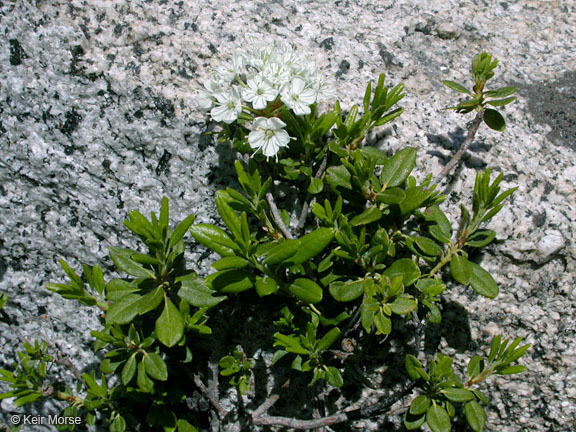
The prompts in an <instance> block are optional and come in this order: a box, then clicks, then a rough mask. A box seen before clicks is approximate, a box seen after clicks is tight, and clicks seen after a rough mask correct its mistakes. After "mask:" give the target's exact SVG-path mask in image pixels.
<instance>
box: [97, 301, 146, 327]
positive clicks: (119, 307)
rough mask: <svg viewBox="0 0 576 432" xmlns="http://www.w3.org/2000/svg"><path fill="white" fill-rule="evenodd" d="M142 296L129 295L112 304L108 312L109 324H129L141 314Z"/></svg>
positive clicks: (107, 320) (107, 319)
mask: <svg viewBox="0 0 576 432" xmlns="http://www.w3.org/2000/svg"><path fill="white" fill-rule="evenodd" d="M141 298H142V296H139V295H136V294H128V295H126V296H124V297H122V298H121V299H120V300H118V301H117V302H115V303H114V304H112V306H110V307H109V308H108V311H107V312H106V322H107V323H108V324H128V323H129V322H131V321H132V320H133V319H134V317H135V316H136V315H138V314H139V313H140V303H139V302H140V299H141Z"/></svg>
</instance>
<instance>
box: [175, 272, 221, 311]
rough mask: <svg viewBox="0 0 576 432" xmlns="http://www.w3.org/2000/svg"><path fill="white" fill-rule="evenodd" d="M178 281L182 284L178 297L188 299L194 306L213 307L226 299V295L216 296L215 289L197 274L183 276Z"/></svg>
mask: <svg viewBox="0 0 576 432" xmlns="http://www.w3.org/2000/svg"><path fill="white" fill-rule="evenodd" d="M176 282H180V283H181V284H182V286H181V288H180V289H179V290H178V297H180V298H181V299H184V300H186V301H187V302H188V303H190V304H191V305H192V306H196V307H199V308H205V307H212V306H216V305H217V304H218V303H220V302H221V301H223V300H226V297H225V296H216V297H215V296H214V291H212V290H211V289H210V288H209V287H208V286H207V285H206V281H205V280H204V279H202V278H199V277H197V276H196V275H186V276H181V277H179V278H177V279H176Z"/></svg>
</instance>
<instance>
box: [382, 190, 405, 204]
mask: <svg viewBox="0 0 576 432" xmlns="http://www.w3.org/2000/svg"><path fill="white" fill-rule="evenodd" d="M405 198H406V194H405V193H404V191H403V190H402V189H400V188H390V189H386V190H385V191H384V192H380V193H377V194H376V200H377V201H378V202H381V203H384V204H398V203H400V202H402V201H404V199H405Z"/></svg>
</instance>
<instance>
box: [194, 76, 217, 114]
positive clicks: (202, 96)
mask: <svg viewBox="0 0 576 432" xmlns="http://www.w3.org/2000/svg"><path fill="white" fill-rule="evenodd" d="M222 91H223V90H222V85H221V84H220V83H219V82H218V81H215V80H208V81H206V82H205V83H204V89H201V90H199V91H198V93H197V95H196V101H195V102H196V106H197V107H198V109H199V110H201V111H210V109H211V108H212V107H213V106H214V102H215V94H216V93H221V92H222Z"/></svg>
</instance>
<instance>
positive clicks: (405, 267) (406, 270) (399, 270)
mask: <svg viewBox="0 0 576 432" xmlns="http://www.w3.org/2000/svg"><path fill="white" fill-rule="evenodd" d="M383 276H386V277H388V278H390V279H393V278H395V277H396V276H402V283H403V284H404V286H410V285H412V284H413V283H414V282H416V281H417V280H418V278H419V277H420V269H419V268H418V266H417V265H416V263H415V262H414V261H412V260H411V259H410V258H401V259H399V260H396V261H394V262H393V263H392V265H391V266H390V267H388V268H387V269H386V270H385V271H384V273H383Z"/></svg>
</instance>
